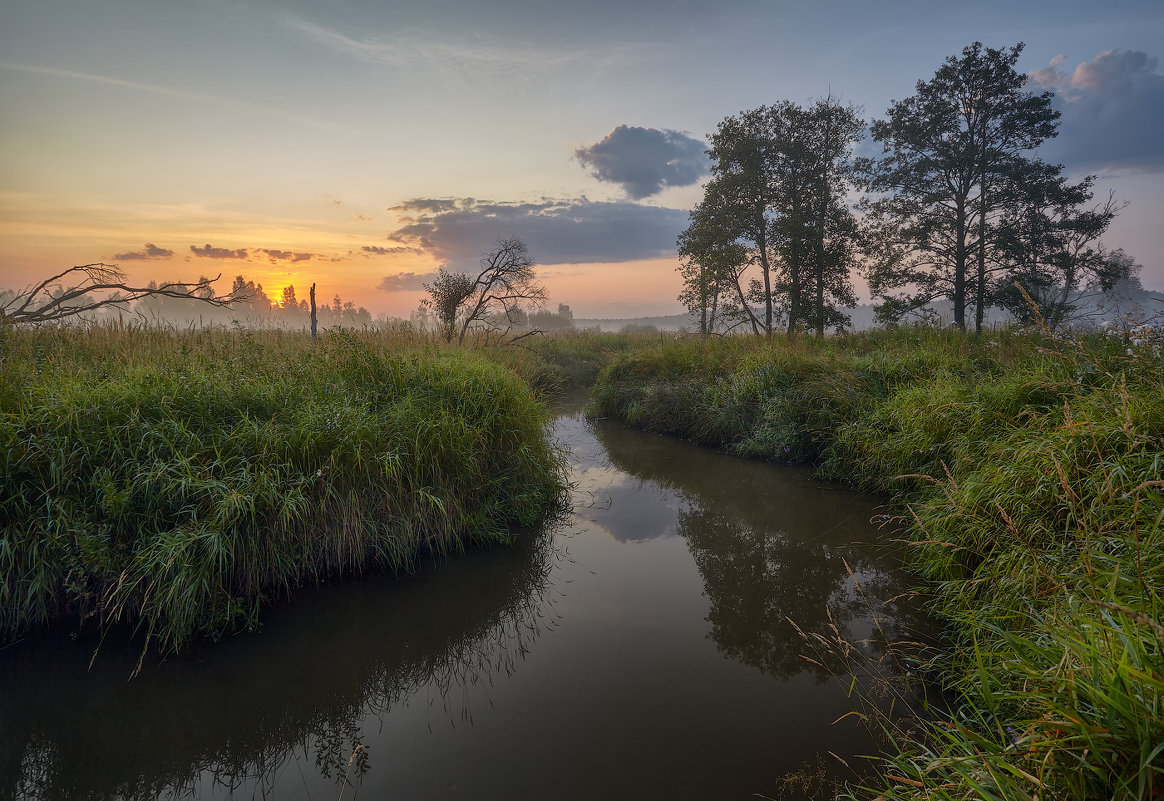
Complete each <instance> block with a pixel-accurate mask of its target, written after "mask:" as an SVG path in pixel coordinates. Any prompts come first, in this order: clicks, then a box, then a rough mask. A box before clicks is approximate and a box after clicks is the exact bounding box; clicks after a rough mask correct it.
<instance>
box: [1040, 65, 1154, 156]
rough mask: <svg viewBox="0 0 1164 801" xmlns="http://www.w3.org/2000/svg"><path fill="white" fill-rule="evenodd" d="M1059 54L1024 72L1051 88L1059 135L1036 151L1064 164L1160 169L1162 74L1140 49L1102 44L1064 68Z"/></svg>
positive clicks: (1042, 86)
mask: <svg viewBox="0 0 1164 801" xmlns="http://www.w3.org/2000/svg"><path fill="white" fill-rule="evenodd" d="M1064 61H1066V56H1063V55H1059V56H1056V57H1055V58H1054V59H1052V60H1051V63H1050V64H1049V65H1048V66H1046V67H1044V68H1043V69H1039V70H1035V71H1033V72H1031V73H1029V76H1030V79H1031V83H1032V84H1034V85H1035V86H1037V87H1039V88H1042V89H1050V90H1052V91H1054V92H1055V100H1054V106H1055V108H1056V109H1057V110H1058V111H1059V112H1060V113H1061V114H1062V117H1061V118H1060V126H1059V136H1058V137H1057V138H1055V139H1052V140H1051V141H1050V142H1048V143H1046V144H1045V145H1043V148H1042V154H1043V156H1044V157H1045V158H1047V159H1048V160H1051V161H1057V162H1062V163H1063V164H1064V165H1065V166H1066V167H1067V168H1068V169H1070V170H1073V171H1074V170H1127V171H1131V172H1146V173H1152V172H1162V171H1164V134H1162V131H1164V75H1161V74H1160V73H1158V72H1157V66H1158V65H1159V61H1158V59H1157V58H1156V57H1155V56H1150V55H1148V54H1147V53H1145V52H1143V51H1140V50H1106V51H1104V52H1102V53H1100V54H1099V55H1098V56H1096V57H1095V58H1094V59H1093V60H1092V61H1085V62H1083V63H1081V64H1079V65H1078V66H1077V67H1076V68H1075V69H1074V71H1072V72H1071V73H1070V74H1068V73H1066V72H1064V71H1062V70H1060V69H1059V67H1060V65H1062V64H1063V62H1064Z"/></svg>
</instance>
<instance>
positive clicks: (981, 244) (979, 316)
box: [974, 168, 986, 334]
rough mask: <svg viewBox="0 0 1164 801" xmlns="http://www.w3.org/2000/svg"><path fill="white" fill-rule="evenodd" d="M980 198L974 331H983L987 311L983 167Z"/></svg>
mask: <svg viewBox="0 0 1164 801" xmlns="http://www.w3.org/2000/svg"><path fill="white" fill-rule="evenodd" d="M979 182H980V188H979V189H980V195H979V199H978V281H977V283H976V287H975V293H976V295H977V301H978V302H977V304H976V306H975V308H974V333H975V334H981V333H982V320H983V317H984V316H985V313H986V170H985V168H983V171H982V173H981V176H980V178H979Z"/></svg>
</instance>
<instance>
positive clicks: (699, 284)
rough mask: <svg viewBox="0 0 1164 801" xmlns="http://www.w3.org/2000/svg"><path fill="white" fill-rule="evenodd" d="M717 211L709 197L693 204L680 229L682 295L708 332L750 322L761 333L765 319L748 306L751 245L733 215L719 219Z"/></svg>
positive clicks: (756, 332)
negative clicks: (745, 241)
mask: <svg viewBox="0 0 1164 801" xmlns="http://www.w3.org/2000/svg"><path fill="white" fill-rule="evenodd" d="M712 200H714V198H712ZM717 211H718V210H717V209H716V208H715V207H714V206H712V205H709V202H708V199H707V198H705V200H704V202H703V203H700V204H698V205H696V207H695V209H694V210H692V212H691V215H690V223H689V224H688V226H687V228H686V229H684V230H683V232H682V233H680V234H679V239H678V242H677V247H678V250H679V272H680V275H681V276H682V277H683V290H682V291H681V292H680V293H679V301H680V302H681V303H683V305H685V306H686V307H687V310H688V311H689V312H691V314H693V315H698V316H699V332H700V334H702V335H703V336H706V335H708V334H710V333H714V332H716V331H718V330H720V329H721V328H723V329H725V330H729V331H730V330H731V329H733V328H735V327H737V326H739V325H742V324H750V325H751V328H752V333H754V334H759V333H760V328H761V322H760V321H759V319H757V317H756V315H755V314H754V313H753V311H752V309H751V308H750V307H749V306H748V301H747V298H746V297H745V290H744V287H743V284H742V280H743V277H744V271H745V270H746V269H747V267H748V264H749V258H748V249H747V247H746V246H745V245H744V244H742V243H741V242H740V241H739V239H738V237H737V236H735V233H736V230H737V229H736V228H735V226H734V225H733V224H731V222H730V221H723V220H720V219H717V217H716V214H717Z"/></svg>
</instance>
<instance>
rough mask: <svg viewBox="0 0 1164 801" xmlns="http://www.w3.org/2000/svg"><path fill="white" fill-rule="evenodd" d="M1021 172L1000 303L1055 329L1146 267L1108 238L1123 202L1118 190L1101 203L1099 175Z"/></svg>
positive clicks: (1001, 253)
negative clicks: (1071, 177)
mask: <svg viewBox="0 0 1164 801" xmlns="http://www.w3.org/2000/svg"><path fill="white" fill-rule="evenodd" d="M1016 178H1017V180H1016V181H1014V182H1013V185H1012V191H1013V193H1014V196H1013V198H1012V202H1011V203H1010V204H1008V205H1009V208H1008V209H1007V212H1006V215H1005V216H1004V218H1003V220H1002V223H1001V225H999V227H998V232H997V236H996V246H997V250H998V257H999V259H1000V263H1001V264H1002V265H1003V266H1004V267H1005V268H1006V272H1005V273H1004V274H1003V278H1002V279H1001V280H1000V281H999V284H1000V286H999V290H998V292H997V295H996V297H997V302H998V304H999V305H1000V306H1002V307H1004V308H1006V309H1008V310H1009V311H1010V312H1011V313H1013V314H1014V315H1015V316H1016V317H1018V318H1019V319H1020V320H1031V319H1032V318H1035V317H1036V315H1037V317H1038V318H1039V319H1041V320H1042V321H1043V323H1044V324H1045V325H1046V326H1047V327H1048V328H1050V329H1051V330H1054V329H1056V328H1058V327H1060V326H1062V325H1064V324H1065V323H1068V322H1070V321H1071V320H1072V319H1074V318H1075V317H1076V316H1077V313H1078V312H1079V309H1080V307H1081V306H1083V305H1084V304H1085V303H1086V302H1088V301H1091V300H1095V299H1096V297H1097V296H1098V295H1101V294H1104V293H1107V292H1110V291H1111V290H1112V289H1113V288H1114V287H1115V286H1116V285H1117V284H1119V283H1120V282H1121V281H1126V280H1129V279H1131V278H1134V277H1135V275H1136V273H1137V271H1138V270H1139V265H1138V264H1136V263H1135V261H1134V260H1133V259H1132V258H1131V257H1129V256H1128V255H1127V254H1125V253H1124V252H1123V251H1122V250H1115V251H1109V250H1108V249H1107V248H1106V247H1104V245H1103V243H1102V242H1101V241H1100V238H1101V237H1102V236H1103V234H1104V233H1105V232H1106V231H1107V229H1108V226H1110V225H1111V222H1112V220H1114V219H1115V216H1116V214H1117V213H1118V212H1119V210H1120V209H1121V208H1122V207H1123V204H1121V203H1119V202H1117V201H1116V199H1115V197H1114V195H1111V194H1109V195H1108V196H1107V198H1106V199H1105V200H1103V201H1102V202H1098V203H1095V202H1094V199H1093V192H1092V186H1093V178H1092V177H1090V176H1089V177H1087V178H1085V179H1083V180H1082V181H1080V182H1079V183H1070V182H1069V181H1067V179H1066V178H1064V177H1063V176H1062V175H1060V174H1059V170H1058V169H1057V168H1054V167H1048V166H1047V165H1044V164H1042V163H1036V164H1032V165H1030V166H1029V167H1027V168H1026V169H1024V170H1022V171H1021V172H1020V173H1018V174H1017V175H1016ZM1091 204H1094V205H1091Z"/></svg>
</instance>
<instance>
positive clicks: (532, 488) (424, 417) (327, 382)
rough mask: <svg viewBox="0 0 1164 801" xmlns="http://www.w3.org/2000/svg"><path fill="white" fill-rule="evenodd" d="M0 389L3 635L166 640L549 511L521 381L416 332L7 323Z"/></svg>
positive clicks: (183, 638) (231, 624)
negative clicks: (123, 629)
mask: <svg viewBox="0 0 1164 801" xmlns="http://www.w3.org/2000/svg"><path fill="white" fill-rule="evenodd" d="M0 387H2V388H3V389H2V390H0V525H2V530H3V536H2V538H0V636H2V637H3V638H4V639H5V640H11V639H13V638H15V637H17V636H19V635H20V634H21V633H22V632H24V631H27V630H29V629H31V628H35V627H39V626H43V625H47V624H49V623H52V622H59V621H61V620H69V619H71V620H74V621H77V622H80V621H86V620H89V619H94V620H95V621H96V622H97V624H98V625H101V626H108V625H109V624H111V623H114V622H116V621H119V620H121V621H129V622H132V623H134V624H135V625H137V626H138V627H140V628H141V630H143V631H144V632H146V642H147V644H148V643H149V642H150V641H157V643H158V644H160V645H161V646H162V647H164V648H170V649H177V648H180V647H182V646H183V645H184V644H186V643H187V642H188V641H189V640H190V638H191V637H194V636H198V635H210V636H218V635H220V634H222V633H224V632H226V631H229V630H233V629H238V628H247V627H253V626H254V625H256V624H257V622H258V615H259V611H260V610H261V608H262V607H263V605H264V604H265V603H267V602H268V601H269V600H270V599H271V598H273V597H276V596H279V595H283V594H285V593H287V592H288V591H290V590H291V589H292V588H293V587H294V586H296V585H298V584H301V583H303V582H310V581H318V580H321V579H323V578H325V577H330V576H336V575H343V574H353V573H360V572H362V571H365V570H373V569H376V570H380V569H404V568H407V567H409V566H410V565H411V564H412V563H413V561H414V560H415V559H416V558H417V556H418V555H420V554H422V553H431V554H437V555H440V554H447V553H450V552H454V551H458V550H460V549H462V548H464V547H465V545H466V544H467V543H471V542H498V541H508V540H510V539H511V538H512V536H513V530H514V526H519V525H532V524H534V523H535V522H537V521H538V520H539V519H540V518H541V517H542V516H544V515H545V514H547V513H549V512H550V511H551V510H552V509H554V508H555V507H556V506H557V505H558V504H560V502H561V497H562V479H561V473H560V456H559V454H558V453H557V452H556V451H555V450H554V448H553V446H552V445H551V444H550V442H549V438H548V432H547V428H546V419H545V415H544V412H543V410H542V408H541V407H540V405H539V403H538V402H537V400H536V399H535V397H534V395H533V393H532V391H531V389H530V388H529V386H528V384H526V383H525V382H523V381H522V380H521V379H519V378H518V377H517V376H516V375H515V374H514V373H513V372H512V371H510V370H508V369H505V368H504V367H502V366H499V365H497V364H496V363H494V362H491V361H489V360H488V359H486V358H485V357H483V356H480V355H477V354H473V353H470V352H466V351H459V350H450V349H439V348H435V347H432V346H431V344H430V343H427V342H426V341H425V340H424V339H423V338H421V337H416V338H408V337H406V336H395V337H391V338H389V337H384V336H383V335H376V334H372V333H362V334H361V333H345V332H333V333H331V334H330V335H328V336H326V337H324V338H323V339H322V340H321V341H320V343H319V344H318V345H317V346H315V347H312V346H311V345H310V341H309V339H308V338H307V337H306V336H304V335H301V334H288V333H285V332H230V331H222V330H190V331H184V332H175V331H164V330H157V329H148V328H130V327H121V326H112V327H106V328H89V329H83V328H59V329H42V330H18V329H12V328H8V329H4V330H2V331H0Z"/></svg>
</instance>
